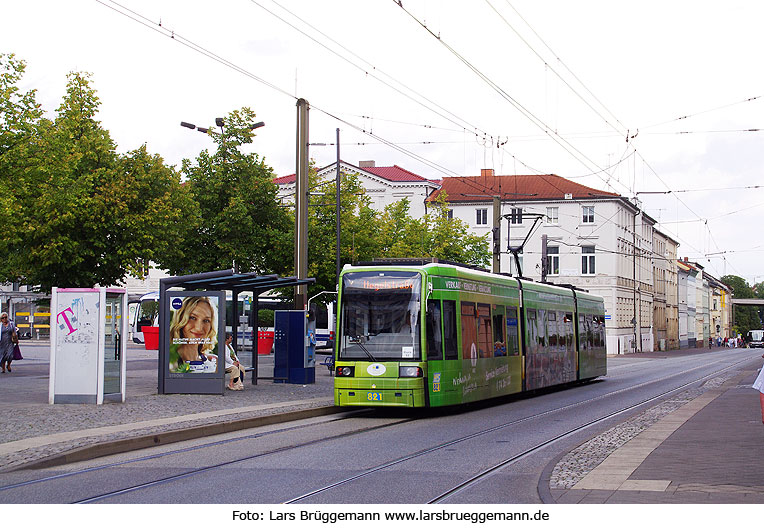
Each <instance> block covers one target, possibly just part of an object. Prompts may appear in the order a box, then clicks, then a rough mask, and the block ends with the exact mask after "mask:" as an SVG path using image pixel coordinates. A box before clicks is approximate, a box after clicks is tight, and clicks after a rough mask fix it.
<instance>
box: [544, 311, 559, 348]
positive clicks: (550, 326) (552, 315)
mask: <svg viewBox="0 0 764 531" xmlns="http://www.w3.org/2000/svg"><path fill="white" fill-rule="evenodd" d="M546 315H547V331H548V332H549V346H550V347H557V345H558V341H557V312H555V311H554V310H550V311H548V312H547V314H546Z"/></svg>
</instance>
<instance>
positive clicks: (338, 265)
mask: <svg viewBox="0 0 764 531" xmlns="http://www.w3.org/2000/svg"><path fill="white" fill-rule="evenodd" d="M340 182H341V177H340V129H339V127H338V128H337V182H336V184H335V187H336V188H337V190H336V192H337V205H336V217H337V274H336V276H335V285H336V287H337V289H339V285H340V210H341V209H340Z"/></svg>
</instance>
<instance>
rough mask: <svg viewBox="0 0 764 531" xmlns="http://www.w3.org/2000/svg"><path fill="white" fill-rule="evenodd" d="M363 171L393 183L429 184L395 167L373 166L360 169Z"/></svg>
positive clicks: (418, 176)
mask: <svg viewBox="0 0 764 531" xmlns="http://www.w3.org/2000/svg"><path fill="white" fill-rule="evenodd" d="M361 169H362V170H363V171H366V172H369V173H373V174H374V175H376V176H377V177H382V178H383V179H387V180H388V181H393V182H429V181H428V180H427V179H425V178H424V177H422V176H420V175H417V174H416V173H412V172H410V171H408V170H405V169H403V168H401V167H400V166H398V165H395V166H374V167H371V168H361Z"/></svg>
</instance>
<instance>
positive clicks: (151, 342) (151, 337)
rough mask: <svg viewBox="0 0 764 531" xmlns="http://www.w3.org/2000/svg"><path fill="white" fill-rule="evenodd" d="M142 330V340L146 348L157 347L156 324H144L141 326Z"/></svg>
mask: <svg viewBox="0 0 764 531" xmlns="http://www.w3.org/2000/svg"><path fill="white" fill-rule="evenodd" d="M141 331H142V332H143V341H144V343H145V345H146V350H157V349H159V327H158V326H144V327H142V328H141Z"/></svg>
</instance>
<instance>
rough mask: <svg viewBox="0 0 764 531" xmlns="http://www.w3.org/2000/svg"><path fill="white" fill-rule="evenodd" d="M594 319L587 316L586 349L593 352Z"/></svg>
mask: <svg viewBox="0 0 764 531" xmlns="http://www.w3.org/2000/svg"><path fill="white" fill-rule="evenodd" d="M593 324H594V323H593V318H592V316H591V315H587V316H586V348H588V349H589V350H591V349H592V348H594V326H593Z"/></svg>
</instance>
